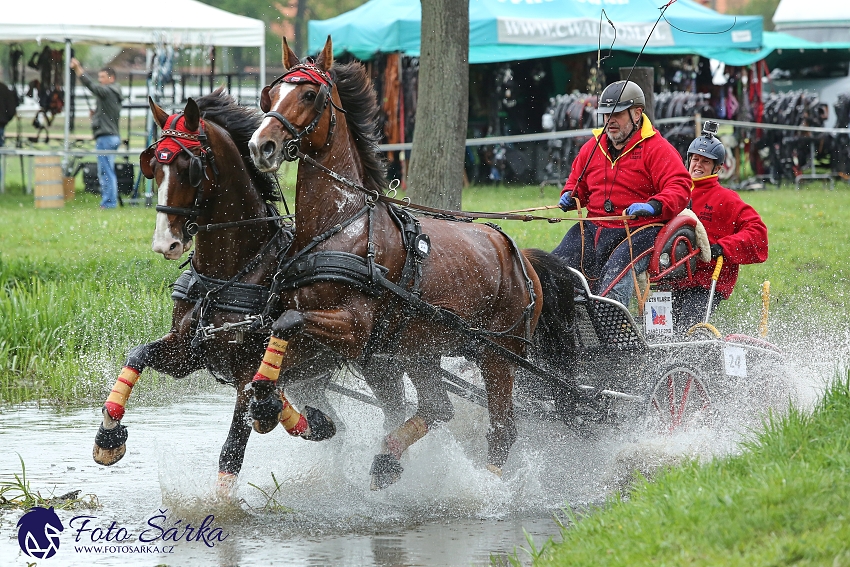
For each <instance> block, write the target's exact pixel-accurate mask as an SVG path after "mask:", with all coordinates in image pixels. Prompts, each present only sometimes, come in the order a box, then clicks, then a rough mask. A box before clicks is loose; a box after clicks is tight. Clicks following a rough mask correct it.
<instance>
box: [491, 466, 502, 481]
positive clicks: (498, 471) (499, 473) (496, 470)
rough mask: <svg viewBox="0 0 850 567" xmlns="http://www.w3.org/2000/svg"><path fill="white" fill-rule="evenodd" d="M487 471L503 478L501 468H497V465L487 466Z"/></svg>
mask: <svg viewBox="0 0 850 567" xmlns="http://www.w3.org/2000/svg"><path fill="white" fill-rule="evenodd" d="M487 470H488V471H490V472H491V473H493V474H494V475H496V476H497V477H499V478H502V469H501V467H497V466H496V465H487Z"/></svg>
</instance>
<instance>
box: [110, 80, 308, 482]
mask: <svg viewBox="0 0 850 567" xmlns="http://www.w3.org/2000/svg"><path fill="white" fill-rule="evenodd" d="M149 104H150V108H151V112H152V113H153V116H154V119H155V120H156V122H157V124H158V125H159V127H160V128H161V129H162V135H161V137H160V138H159V140H158V141H157V142H155V143H154V144H152V145H151V146H149V147H148V148H147V149H145V150H144V151H143V152H142V153H141V156H140V167H141V171H142V173H143V174H144V175H145V177H147V178H148V179H155V180H156V183H157V186H158V188H159V189H158V205H157V215H156V230H155V232H154V236H153V244H152V248H153V251H154V252H157V253H160V254H162V255H163V256H164V257H165V258H166V259H168V260H177V259H179V258H180V257H181V256H183V254H184V253H185V252H187V251H189V249H190V248H191V247H192V245H193V241H194V245H195V250H194V253H193V255H192V256H190V258H189V260H187V262H186V263H187V264H188V266H189V270H187V271H186V272H184V273H183V275H182V276H181V277H180V279H178V280H177V282H176V283H175V285H174V292H173V293H172V298H173V299H174V310H173V313H172V323H171V329H170V330H169V332H168V333H167V334H166V335H165V336H163V337H162V338H160V339H158V340H156V341H153V342H151V343H148V344H144V345H140V346H137V347H135V348H133V349H131V350H130V351H129V353H128V356H127V360H126V363H125V365H124V368H123V370H122V371H121V373H120V375H119V377H118V380H117V381H116V382H115V386H113V389H112V392H111V393H110V395H109V397H108V399H107V401H106V403H105V404H104V408H103V422H102V423H101V426H100V428H99V430H98V434H97V436H96V438H95V446H94V450H93V456H94V459H95V461H96V462H98V463H100V464H102V465H112V464H114V463H116V462H117V461H119V460H120V459H121V458H122V457H123V456H124V453H125V451H126V440H127V429H126V427H125V426H124V425H122V424H121V420H122V418H123V417H124V409H125V405H126V403H127V399H128V397H129V395H130V392H131V391H132V388H133V386H134V385H135V383H136V381H137V380H138V379H139V375H140V374H141V373H142V371H143V370H144V369H145V368H152V369H154V370H157V371H158V372H162V373H164V374H168V375H170V376H173V377H175V378H182V377H185V376H187V375H188V374H190V373H192V372H195V371H197V370H201V369H207V370H209V371H210V372H211V373H212V374H213V375H214V376H215V377H216V378H217V379H218V380H219V381H221V382H224V383H227V384H230V385H233V386H234V387H235V388H236V403H235V407H234V409H233V419H232V421H231V425H230V430H229V431H228V435H227V439H226V440H225V442H224V445H223V447H222V449H221V454H220V456H219V477H218V489H219V493H220V494H230V493H231V491H232V489H233V488H234V486H235V482H236V479H237V475H238V473H239V471H240V470H241V468H242V464H243V460H244V456H245V447H246V445H247V442H248V437H249V435H250V432H251V423H250V420H249V419H248V417H249V416H248V403H249V400H250V395H251V394H250V390H249V389H246V386H248V385H249V384H250V382H251V379H252V377H253V375H254V370H256V367H257V364H259V362H260V361H261V360H262V357H263V353H264V350H265V341H266V337H267V335H268V331H267V330H266V331H265V332H263V333H260V332H249V331H251V329H250V328H248V327H247V326H246V325H245V324H246V315H249V314H257V313H260V312H262V311H263V309H264V307H265V306H266V305H267V303H268V288H269V286H270V284H271V282H272V277H273V275H274V273H275V272H276V270H277V266H278V262H279V258H280V256H281V255H282V253H283V252H284V251H285V250H286V249H287V248H288V247H289V245H290V244H291V242H292V232H291V230H290V229H291V223H290V224H285V223H284V217H281V216H280V215H279V214H278V211H277V209H276V207H275V205H274V202H275V201H277V200H278V194H277V191H278V185H277V180H276V177H275V176H274V175H273V174H269V173H263V172H261V171H260V170H259V169H257V167H255V166H254V164H253V162H252V161H251V159H250V157H249V153H248V140H249V138H250V136H251V135H252V134H253V132H254V131H255V130H256V129H257V128H258V127H259V125H260V122H261V119H262V116H261V115H260V114H259V113H258V112H257V111H256V110H252V109H248V108H246V107H242V106H240V105H239V104H237V103H236V101H235V100H234V99H233V98H232V97H230V96H229V95H228V94H226V93H224V92H223V90H222V89H218V90H216V91H214V92H213V93H211V94H209V95H207V96H203V97H200V98H198V99H197V100H193V99H192V98H190V99H189V100H188V102H187V104H186V105H185V108H184V109H183V112H182V113H178V114H172V115H169V114H168V113H167V112H165V111H164V110H163V109H162V108H160V107H159V106H158V105H157V104H156V103H155V102H154V101H153V100H152V99H151V100H150V101H149ZM202 116H203V117H202ZM316 372H318V371H316ZM314 375H318V374H314Z"/></svg>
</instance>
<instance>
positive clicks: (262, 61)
mask: <svg viewBox="0 0 850 567" xmlns="http://www.w3.org/2000/svg"><path fill="white" fill-rule="evenodd" d="M264 86H266V34H265V32H263V42H262V45H260V88H259V89H257V98H256V99H255V100H254V104H256V105H257V106H259V104H260V92H259V91H261V90H262V89H263V87H264Z"/></svg>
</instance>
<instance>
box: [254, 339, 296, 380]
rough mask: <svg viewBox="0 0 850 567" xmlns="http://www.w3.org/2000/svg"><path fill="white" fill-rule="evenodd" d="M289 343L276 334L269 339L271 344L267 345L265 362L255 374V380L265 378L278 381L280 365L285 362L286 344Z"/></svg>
mask: <svg viewBox="0 0 850 567" xmlns="http://www.w3.org/2000/svg"><path fill="white" fill-rule="evenodd" d="M288 344H289V343H287V342H286V341H285V340H283V339H279V338H277V337H275V336H272V337H271V338H270V339H269V346H267V347H266V354H265V355H264V356H263V362H261V363H260V369H259V370H257V373H256V374H254V382H258V381H263V380H269V381H271V382H276V381H277V379H278V377H279V376H280V365H281V363H282V362H283V355H284V353H285V352H286V346H287V345H288Z"/></svg>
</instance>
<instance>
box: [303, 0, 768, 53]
mask: <svg viewBox="0 0 850 567" xmlns="http://www.w3.org/2000/svg"><path fill="white" fill-rule="evenodd" d="M663 5H664V3H663V2H662V1H661V0H616V2H613V1H612V2H603V1H602V0H469V20H470V22H469V62H470V63H494V62H498V61H517V60H523V59H535V58H541V57H554V56H559V55H571V54H575V53H587V52H591V51H596V49H597V46H598V43H599V42H600V41H601V44H602V49H605V50H607V48H608V47H609V46H610V45H611V42H612V41H613V42H614V49H616V50H621V51H630V52H638V51H640V49H641V47H642V46H643V44H644V42H645V41H646V40H647V37H649V42H648V43H647V48H646V51H645V52H646V53H649V54H658V55H662V54H671V55H674V54H697V55H703V56H705V57H710V58H715V59H720V60H721V61H724V62H727V63H729V64H732V65H745V64H748V63H751V62H753V61H757V60H758V59H759V58H761V57H764V55H761V57H759V58H756V59H752V60H751V61H746V60H747V59H751V58H752V57H753V56H754V55H755V54H758V53H759V52H760V50H761V49H762V48H763V44H762V18H761V16H727V15H723V14H718V13H717V12H715V11H713V10H710V9H708V8H705V7H703V6H701V5H699V4H697V3H695V2H693V1H691V0H677V1H676V2H675V3H674V4H672V5H671V6H670V7H669V8H668V9H667V10H666V12H665V13H664V19H662V20H661V21H660V22H659V23H658V25H657V26H656V28H655V30H654V31H653V32H652V35H651V36H650V30H652V26H653V24H654V23H655V20H656V19H657V18H658V16H659V14H660V9H661V7H662V6H663ZM603 8H604V10H605V14H606V15H607V17H608V19H610V20H611V22H612V23H613V24H614V27H613V28H612V27H611V25H609V24H608V22H607V21H605V19H604V18H603V19H602V25H601V27H600V17H601V16H602V10H603ZM420 26H421V5H420V2H419V0H370V1H369V2H366V3H365V4H363V5H362V6H360V7H358V8H355V9H354V10H351V11H349V12H346V13H344V14H341V15H339V16H337V17H335V18H331V19H329V20H321V21H316V20H313V21H311V22H310V23H309V29H308V33H309V38H308V45H309V49H310V52H312V53H315V52H317V51H319V50H320V49H321V48H322V46H323V45H324V43H325V40H326V39H327V36H329V35H330V36H332V37H333V43H334V52H335V53H336V54H340V53H344V52H348V53H351V54H352V55H354V56H355V57H357V58H359V59H369V58H371V57H372V56H373V55H375V54H377V53H393V52H400V53H404V54H406V55H410V56H418V55H419V41H420V37H421V36H420ZM615 34H616V37H615Z"/></svg>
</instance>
